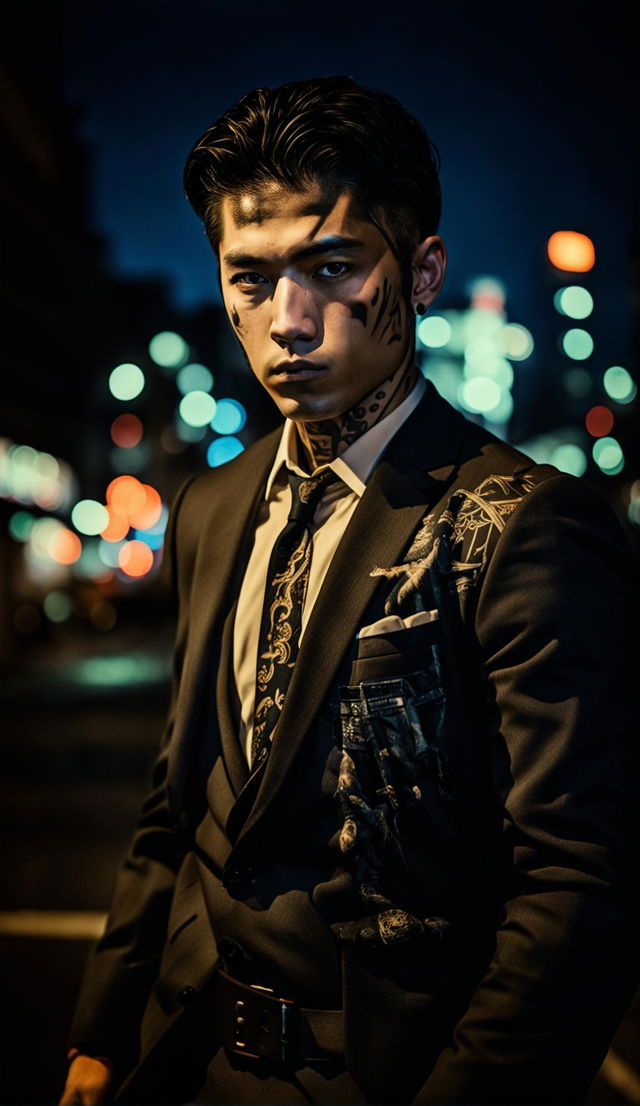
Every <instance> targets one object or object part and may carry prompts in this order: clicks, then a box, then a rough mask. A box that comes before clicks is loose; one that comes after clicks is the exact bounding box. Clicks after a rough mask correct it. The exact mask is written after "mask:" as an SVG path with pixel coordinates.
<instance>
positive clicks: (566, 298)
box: [553, 284, 593, 319]
mask: <svg viewBox="0 0 640 1106" xmlns="http://www.w3.org/2000/svg"><path fill="white" fill-rule="evenodd" d="M553 304H554V307H555V309H556V311H559V312H560V314H561V315H568V316H569V318H570V319H586V318H588V317H589V315H590V314H591V312H592V311H593V296H592V295H591V292H589V291H588V290H587V289H586V288H582V287H581V286H580V285H579V284H570V285H569V286H568V287H567V288H559V289H558V291H557V292H556V294H555V296H554V297H553Z"/></svg>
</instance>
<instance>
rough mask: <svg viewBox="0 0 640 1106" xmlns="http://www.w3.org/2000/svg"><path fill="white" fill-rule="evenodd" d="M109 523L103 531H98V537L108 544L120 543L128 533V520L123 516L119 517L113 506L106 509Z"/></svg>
mask: <svg viewBox="0 0 640 1106" xmlns="http://www.w3.org/2000/svg"><path fill="white" fill-rule="evenodd" d="M107 512H108V515H109V522H108V523H107V525H106V526H105V528H104V530H101V531H100V537H101V538H103V539H104V540H105V541H108V542H116V541H122V539H123V538H126V536H127V534H128V532H129V520H128V519H127V518H126V516H125V515H119V514H118V512H117V511H116V510H115V509H114V507H113V506H111V505H110V506H108V507H107Z"/></svg>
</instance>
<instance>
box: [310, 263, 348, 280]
mask: <svg viewBox="0 0 640 1106" xmlns="http://www.w3.org/2000/svg"><path fill="white" fill-rule="evenodd" d="M323 269H324V270H325V271H324V272H323ZM352 269H353V265H349V264H348V263H347V262H346V261H325V263H324V265H320V266H319V268H318V269H316V276H320V277H326V278H328V279H330V280H331V279H333V280H335V278H336V277H341V276H345V274H346V273H349V272H351V270H352Z"/></svg>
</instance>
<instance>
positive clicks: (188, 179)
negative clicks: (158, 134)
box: [184, 77, 441, 282]
mask: <svg viewBox="0 0 640 1106" xmlns="http://www.w3.org/2000/svg"><path fill="white" fill-rule="evenodd" d="M439 168H440V157H439V154H438V151H437V149H436V147H435V146H434V145H433V143H432V142H431V140H430V138H429V137H428V135H427V133H426V131H425V129H424V127H423V126H422V125H421V124H420V123H419V122H418V120H417V119H415V118H414V117H413V116H412V115H411V114H410V113H409V112H408V111H407V110H406V108H404V107H403V106H402V105H401V104H400V103H398V101H397V100H395V99H394V98H393V97H392V96H389V95H388V94H387V93H385V92H379V91H377V90H374V89H370V88H364V87H363V86H362V85H358V84H356V82H355V81H353V80H352V79H351V78H350V77H318V78H314V79H311V80H305V81H291V82H290V83H288V84H284V85H282V86H281V87H280V88H256V89H254V90H253V91H252V92H248V93H247V94H246V95H245V96H243V97H242V99H240V100H239V101H238V103H237V104H234V105H233V107H231V108H229V110H228V111H226V112H225V113H224V114H223V115H221V116H220V118H219V119H218V120H217V121H216V122H215V123H214V124H213V126H211V127H209V128H208V130H206V131H205V133H204V134H203V135H202V137H201V138H199V139H198V141H197V142H196V143H195V145H194V147H193V149H192V150H191V152H190V153H189V156H188V158H187V162H186V165H185V171H184V187H185V195H186V197H187V199H188V200H189V202H190V203H191V205H192V207H193V208H194V210H195V211H196V213H197V214H198V215H199V217H200V218H201V219H202V221H203V223H204V226H205V230H206V232H207V235H208V237H209V240H210V242H211V245H212V246H213V248H214V250H215V251H216V253H217V252H218V244H219V240H220V234H221V202H222V200H223V198H224V197H225V196H233V195H236V196H237V195H240V194H242V195H245V194H247V193H248V194H255V195H259V193H260V192H261V191H262V189H264V188H265V186H269V185H271V184H273V183H274V182H275V183H276V184H278V185H280V186H282V187H284V188H286V189H289V190H292V191H300V190H303V189H307V188H309V187H313V186H314V185H319V186H320V189H321V193H322V196H323V199H324V200H325V201H326V204H327V210H330V208H331V207H332V206H333V204H334V203H335V201H336V199H337V198H338V196H339V195H340V193H341V192H344V191H349V192H351V193H352V195H353V197H354V207H355V211H356V213H357V214H358V215H359V216H360V217H361V218H363V219H366V220H367V221H368V222H371V223H373V224H374V225H375V226H377V227H378V229H379V230H380V231H381V233H382V234H383V235H384V237H385V238H386V239H387V241H388V242H389V245H390V246H391V248H392V249H393V250H394V252H395V254H396V256H397V258H398V261H399V263H400V267H401V269H402V270H403V273H404V275H405V276H406V279H407V280H408V281H409V282H410V279H411V273H410V269H411V259H412V256H413V251H414V249H415V247H416V246H417V244H418V243H419V242H421V241H422V240H423V239H424V238H426V237H427V236H428V235H430V234H434V233H435V232H436V230H437V228H438V223H439V220H440V209H441V200H440V182H439V178H438V173H439Z"/></svg>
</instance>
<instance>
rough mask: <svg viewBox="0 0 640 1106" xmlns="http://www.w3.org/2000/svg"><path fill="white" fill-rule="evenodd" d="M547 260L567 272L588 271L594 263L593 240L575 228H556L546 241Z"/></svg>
mask: <svg viewBox="0 0 640 1106" xmlns="http://www.w3.org/2000/svg"><path fill="white" fill-rule="evenodd" d="M547 253H548V255H549V261H550V262H551V264H552V265H555V267H556V269H563V270H564V271H566V272H568V273H588V272H589V270H590V269H593V266H594V265H595V263H596V251H595V247H594V245H593V242H592V241H591V239H590V238H588V237H587V235H586V234H579V233H578V231H577V230H557V231H556V232H555V234H552V235H551V237H550V239H549V241H548V242H547Z"/></svg>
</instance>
